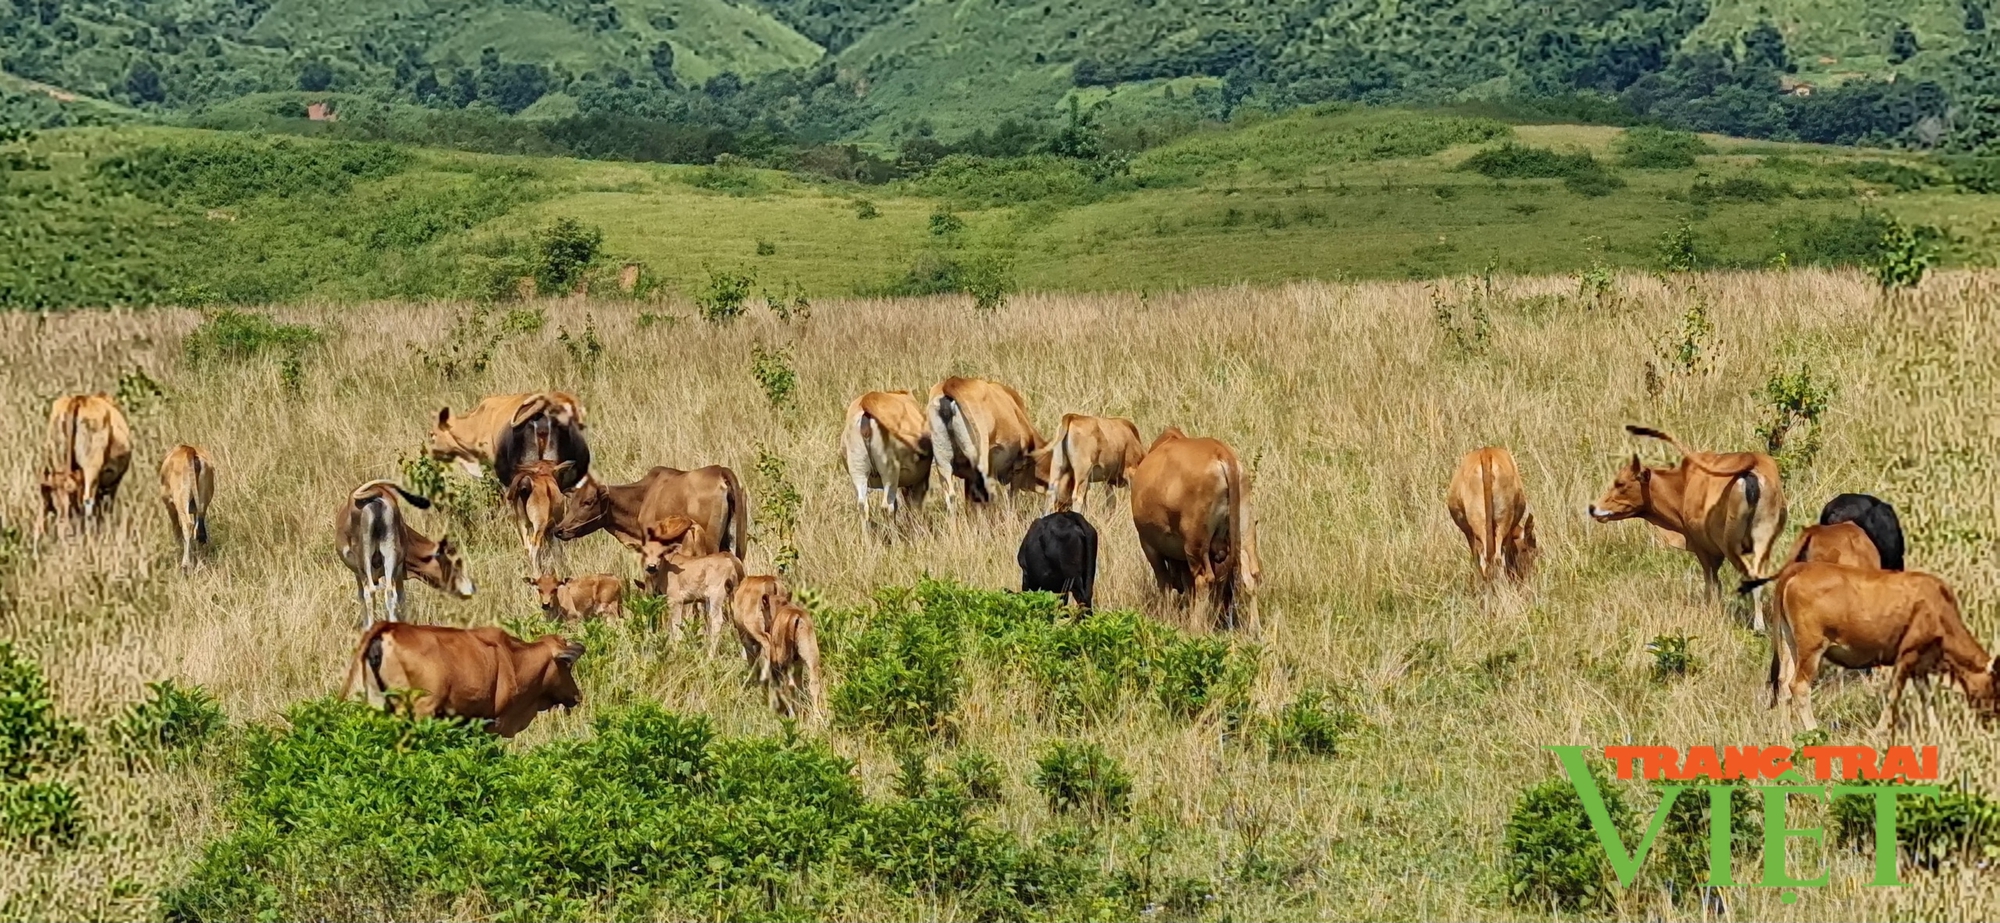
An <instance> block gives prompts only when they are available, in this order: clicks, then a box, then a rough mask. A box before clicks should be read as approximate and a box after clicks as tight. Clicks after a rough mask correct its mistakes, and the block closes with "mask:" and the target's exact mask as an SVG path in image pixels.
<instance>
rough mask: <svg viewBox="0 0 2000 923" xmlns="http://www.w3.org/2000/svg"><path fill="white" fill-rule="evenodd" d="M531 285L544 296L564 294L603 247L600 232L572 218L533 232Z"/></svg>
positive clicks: (602, 234) (598, 229) (573, 286)
mask: <svg viewBox="0 0 2000 923" xmlns="http://www.w3.org/2000/svg"><path fill="white" fill-rule="evenodd" d="M534 247H535V265H534V276H535V286H536V288H538V289H540V290H541V292H542V294H545V295H563V294H568V293H569V292H570V291H571V290H572V289H575V288H576V284H577V282H578V281H580V280H581V279H582V278H583V273H584V271H585V270H587V269H589V268H590V264H591V263H593V262H596V260H597V256H598V253H599V252H600V251H601V250H602V249H603V248H604V231H603V230H602V229H601V228H598V227H597V226H596V225H586V224H584V223H583V222H581V221H578V220H576V219H575V218H558V219H556V221H555V223H554V224H551V225H549V226H548V227H545V228H542V229H541V230H539V231H536V232H535V240H534Z"/></svg>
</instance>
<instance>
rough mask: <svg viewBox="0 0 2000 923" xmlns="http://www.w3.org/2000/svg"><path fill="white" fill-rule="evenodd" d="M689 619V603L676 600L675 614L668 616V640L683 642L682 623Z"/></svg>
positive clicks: (676, 642)
mask: <svg viewBox="0 0 2000 923" xmlns="http://www.w3.org/2000/svg"><path fill="white" fill-rule="evenodd" d="M686 620H687V603H686V602H683V601H681V600H678V599H676V600H674V611H673V614H671V615H669V616H667V640H668V641H672V642H673V643H675V644H679V643H681V623H682V622H684V621H686Z"/></svg>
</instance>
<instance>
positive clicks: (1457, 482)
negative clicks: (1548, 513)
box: [1445, 446, 1539, 582]
mask: <svg viewBox="0 0 2000 923" xmlns="http://www.w3.org/2000/svg"><path fill="white" fill-rule="evenodd" d="M1445 507H1446V508H1447V509H1449V510H1450V511H1451V521H1452V522H1455V523H1457V524H1458V531H1460V532H1463V533H1465V541H1466V544H1467V545H1469V546H1471V549H1472V566H1473V569H1474V570H1475V571H1476V572H1477V575H1478V577H1479V579H1480V580H1482V581H1486V582H1491V581H1493V580H1494V579H1495V578H1498V577H1499V576H1500V575H1501V574H1503V573H1504V574H1506V575H1507V576H1508V577H1510V578H1512V579H1515V580H1520V579H1522V578H1524V577H1526V576H1527V575H1528V571H1529V570H1530V569H1531V568H1533V567H1534V563H1535V556H1536V555H1537V554H1538V553H1539V548H1538V546H1537V545H1536V543H1535V514H1534V513H1532V512H1529V510H1528V494H1527V492H1526V491H1525V490H1523V489H1522V488H1521V469H1520V468H1519V467H1518V466H1516V465H1515V464H1514V454H1513V453H1512V452H1509V451H1507V450H1506V449H1503V448H1500V447H1499V446H1486V447H1484V448H1479V449H1474V450H1472V451H1471V452H1469V453H1467V454H1466V456H1465V458H1464V459H1463V460H1461V461H1460V462H1459V463H1458V471H1457V472H1456V473H1455V474H1453V475H1452V478H1451V488H1450V490H1449V491H1448V492H1447V493H1446V494H1445Z"/></svg>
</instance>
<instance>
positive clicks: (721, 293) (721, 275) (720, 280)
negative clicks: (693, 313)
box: [694, 269, 757, 324]
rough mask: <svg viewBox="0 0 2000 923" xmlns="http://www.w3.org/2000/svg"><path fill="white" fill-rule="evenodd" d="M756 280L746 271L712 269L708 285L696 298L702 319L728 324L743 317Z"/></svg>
mask: <svg viewBox="0 0 2000 923" xmlns="http://www.w3.org/2000/svg"><path fill="white" fill-rule="evenodd" d="M756 281H757V280H756V279H754V278H752V277H751V276H750V275H748V274H746V273H740V272H730V271H728V270H721V269H710V270H709V271H708V287H707V288H705V289H703V290H702V292H701V293H700V294H698V295H696V296H695V298H694V303H695V308H696V310H698V311H700V312H701V319H702V320H705V321H708V322H709V323H711V324H726V323H729V322H730V321H733V320H735V319H737V318H739V317H742V316H743V312H744V310H745V308H744V307H743V302H744V301H745V300H747V299H748V298H749V297H750V286H751V285H752V284H754V283H755V282H756Z"/></svg>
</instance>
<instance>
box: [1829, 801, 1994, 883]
mask: <svg viewBox="0 0 2000 923" xmlns="http://www.w3.org/2000/svg"><path fill="white" fill-rule="evenodd" d="M1832 813H1833V822H1834V830H1835V831H1836V832H1837V833H1838V835H1839V839H1840V841H1841V842H1843V843H1846V844H1848V845H1849V846H1851V847H1853V848H1856V849H1864V850H1872V849H1873V848H1874V843H1875V798H1874V796H1872V795H1841V796H1839V797H1836V798H1834V799H1833V808H1832ZM1896 842H1897V846H1898V848H1899V850H1900V851H1901V853H1902V854H1903V856H1904V857H1905V858H1907V859H1908V860H1909V861H1911V862H1913V863H1915V864H1917V865H1919V866H1921V867H1923V868H1927V869H1935V868H1937V866H1938V865H1939V864H1940V863H1943V862H1948V861H1963V862H1966V863H1967V864H1978V865H1983V864H1985V863H1989V862H1991V861H1992V859H1993V858H1994V857H1995V856H1996V855H2000V802H1996V801H1994V800H1993V799H1991V798H1988V797H1987V796H1986V795H1985V794H1983V793H1981V792H1979V791H1977V790H1974V789H1973V788H1971V787H1969V786H1966V785H1964V784H1960V785H1957V786H1948V787H1945V788H1944V790H1943V791H1941V792H1939V793H1938V795H1937V796H1936V797H1932V796H1929V795H1897V796H1896Z"/></svg>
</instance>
